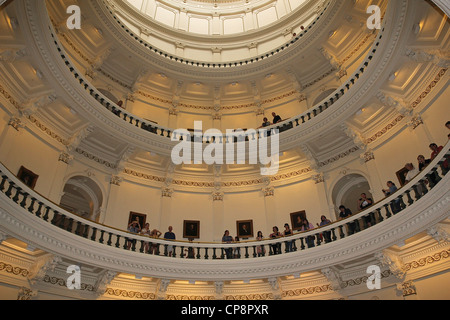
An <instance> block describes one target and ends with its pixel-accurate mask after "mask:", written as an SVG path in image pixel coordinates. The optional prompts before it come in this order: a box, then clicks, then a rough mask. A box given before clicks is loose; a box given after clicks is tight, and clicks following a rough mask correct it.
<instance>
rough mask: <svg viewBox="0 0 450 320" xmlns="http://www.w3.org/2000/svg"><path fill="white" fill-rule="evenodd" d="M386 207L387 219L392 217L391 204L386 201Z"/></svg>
mask: <svg viewBox="0 0 450 320" xmlns="http://www.w3.org/2000/svg"><path fill="white" fill-rule="evenodd" d="M384 209H386V219H389V218H390V217H391V212H390V211H389V204H388V203H386V204H385V205H384Z"/></svg>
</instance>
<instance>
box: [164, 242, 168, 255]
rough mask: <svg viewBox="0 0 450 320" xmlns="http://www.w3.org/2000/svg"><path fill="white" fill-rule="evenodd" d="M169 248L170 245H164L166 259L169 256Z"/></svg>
mask: <svg viewBox="0 0 450 320" xmlns="http://www.w3.org/2000/svg"><path fill="white" fill-rule="evenodd" d="M167 247H168V245H167V244H165V245H164V256H165V257H167V256H168V255H169V252H168V251H167Z"/></svg>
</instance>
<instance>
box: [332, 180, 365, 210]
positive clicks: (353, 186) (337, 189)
mask: <svg viewBox="0 0 450 320" xmlns="http://www.w3.org/2000/svg"><path fill="white" fill-rule="evenodd" d="M362 193H365V194H366V195H367V197H368V198H372V199H373V196H372V193H371V192H370V185H369V182H368V181H367V179H366V178H365V177H364V176H362V175H360V174H357V173H352V174H348V175H345V176H344V177H342V178H341V179H339V181H338V182H337V183H336V184H335V185H334V187H333V191H332V201H333V203H334V206H335V208H336V218H338V211H339V210H338V208H339V206H340V205H344V206H345V207H346V208H349V209H350V210H351V211H352V212H353V214H356V213H358V212H359V208H358V200H359V199H360V198H361V194H362Z"/></svg>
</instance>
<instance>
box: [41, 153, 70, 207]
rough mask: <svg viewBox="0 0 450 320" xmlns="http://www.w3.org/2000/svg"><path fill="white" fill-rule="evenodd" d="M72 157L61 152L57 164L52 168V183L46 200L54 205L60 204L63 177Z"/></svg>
mask: <svg viewBox="0 0 450 320" xmlns="http://www.w3.org/2000/svg"><path fill="white" fill-rule="evenodd" d="M72 159H73V157H72V156H71V155H69V154H68V153H65V152H62V153H61V154H60V155H59V159H58V162H57V163H56V164H55V166H54V170H53V181H52V184H51V186H50V191H49V194H48V196H47V197H48V199H49V200H51V201H53V202H54V203H60V202H61V195H62V192H63V190H64V177H65V175H66V173H67V168H68V167H69V164H70V162H71V161H72Z"/></svg>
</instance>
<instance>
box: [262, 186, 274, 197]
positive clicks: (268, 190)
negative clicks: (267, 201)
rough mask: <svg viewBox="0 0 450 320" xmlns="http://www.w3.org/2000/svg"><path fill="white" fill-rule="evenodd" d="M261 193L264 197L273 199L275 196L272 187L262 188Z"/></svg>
mask: <svg viewBox="0 0 450 320" xmlns="http://www.w3.org/2000/svg"><path fill="white" fill-rule="evenodd" d="M262 192H263V194H264V197H273V196H274V195H275V188H274V187H267V188H263V189H262Z"/></svg>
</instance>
